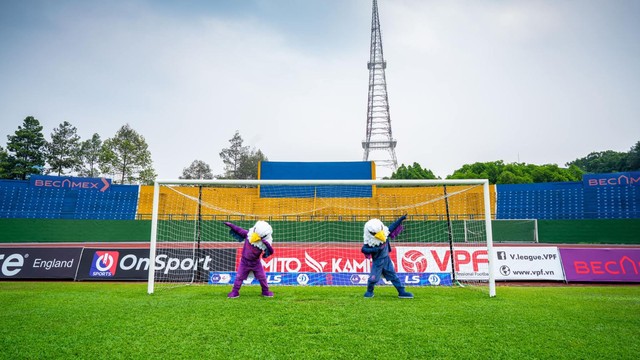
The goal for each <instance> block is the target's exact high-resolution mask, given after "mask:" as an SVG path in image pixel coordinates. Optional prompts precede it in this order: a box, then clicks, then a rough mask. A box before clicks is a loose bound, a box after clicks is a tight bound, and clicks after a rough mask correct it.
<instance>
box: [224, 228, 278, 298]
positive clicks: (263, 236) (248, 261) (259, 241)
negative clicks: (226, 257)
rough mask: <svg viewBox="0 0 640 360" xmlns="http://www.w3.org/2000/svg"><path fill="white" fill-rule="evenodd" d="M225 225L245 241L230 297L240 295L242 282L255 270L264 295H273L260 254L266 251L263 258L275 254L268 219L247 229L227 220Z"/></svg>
mask: <svg viewBox="0 0 640 360" xmlns="http://www.w3.org/2000/svg"><path fill="white" fill-rule="evenodd" d="M224 224H225V225H227V226H228V227H230V228H231V230H229V233H230V234H231V235H232V236H233V237H234V238H236V240H238V241H243V242H244V246H243V247H242V258H241V259H240V266H238V272H237V273H236V280H235V281H234V282H233V290H231V292H230V293H229V295H227V297H228V298H230V299H233V298H237V297H239V296H240V287H241V286H242V282H243V281H244V280H246V279H247V277H249V273H250V272H251V271H253V275H254V276H255V277H256V279H258V281H259V282H260V286H261V287H262V296H266V297H273V293H272V292H271V291H269V284H268V283H267V275H266V274H265V272H264V268H263V267H262V263H261V262H260V255H262V253H263V252H264V255H263V256H262V257H263V258H265V259H266V258H267V257H269V256H271V254H273V247H271V242H272V241H273V240H272V238H271V234H272V233H273V229H272V228H271V225H269V223H268V222H266V221H262V220H260V221H258V222H256V224H255V225H254V226H253V227H252V228H251V229H249V230H245V229H243V228H241V227H239V226H237V225H234V224H232V223H230V222H225V223H224Z"/></svg>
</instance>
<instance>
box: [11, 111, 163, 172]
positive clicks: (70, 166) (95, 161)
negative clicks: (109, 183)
mask: <svg viewBox="0 0 640 360" xmlns="http://www.w3.org/2000/svg"><path fill="white" fill-rule="evenodd" d="M42 129H43V127H42V125H40V121H38V119H36V118H34V117H33V116H27V117H26V118H25V119H24V121H23V123H22V125H20V126H18V129H17V130H16V131H15V133H14V134H13V135H8V136H7V147H6V149H5V148H3V147H2V146H0V178H1V179H17V180H26V179H27V178H28V177H29V176H30V175H34V174H36V175H41V174H53V175H58V176H61V175H77V176H88V177H96V176H101V175H105V176H110V177H111V178H113V180H114V182H116V183H120V184H148V183H151V182H153V181H154V180H155V178H156V174H155V170H154V169H153V163H152V160H151V152H150V151H149V148H148V145H147V143H146V141H145V139H144V137H143V136H142V135H140V134H138V133H137V132H136V131H135V130H134V129H132V128H131V126H129V124H126V125H123V126H122V127H121V128H120V129H119V130H118V131H117V132H116V134H115V135H114V136H113V137H111V138H108V139H106V140H105V141H102V139H101V138H100V135H99V134H97V133H96V134H93V136H92V137H91V139H87V140H84V141H82V140H81V139H80V136H79V135H78V130H77V128H76V127H75V126H73V125H72V124H71V123H69V122H68V121H64V122H63V123H61V124H60V125H59V126H58V127H56V128H55V129H53V132H52V133H51V140H49V141H47V140H46V139H45V137H44V135H43V133H42Z"/></svg>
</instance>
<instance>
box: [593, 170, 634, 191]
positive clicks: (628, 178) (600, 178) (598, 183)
mask: <svg viewBox="0 0 640 360" xmlns="http://www.w3.org/2000/svg"><path fill="white" fill-rule="evenodd" d="M582 182H583V185H584V187H585V188H594V187H610V186H640V171H634V172H620V173H610V174H584V175H582Z"/></svg>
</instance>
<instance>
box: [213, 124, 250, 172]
mask: <svg viewBox="0 0 640 360" xmlns="http://www.w3.org/2000/svg"><path fill="white" fill-rule="evenodd" d="M243 141H244V140H242V136H240V132H239V131H238V130H236V132H235V134H234V135H233V137H232V138H231V139H230V140H229V143H230V144H231V145H230V146H229V147H228V148H224V149H222V151H221V152H220V158H222V162H223V163H224V175H223V176H222V177H223V178H226V179H238V177H237V174H238V169H239V168H240V163H241V162H242V157H243V156H246V155H247V153H248V152H249V147H248V146H242V143H243Z"/></svg>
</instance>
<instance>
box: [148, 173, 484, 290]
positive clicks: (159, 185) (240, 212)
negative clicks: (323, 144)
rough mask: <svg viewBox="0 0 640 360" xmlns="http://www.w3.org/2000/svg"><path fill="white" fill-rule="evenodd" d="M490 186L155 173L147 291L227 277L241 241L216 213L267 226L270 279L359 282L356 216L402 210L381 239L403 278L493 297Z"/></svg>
mask: <svg viewBox="0 0 640 360" xmlns="http://www.w3.org/2000/svg"><path fill="white" fill-rule="evenodd" d="M491 189H492V188H491V187H489V185H488V182H487V181H486V180H159V181H156V183H155V187H154V196H153V213H152V229H151V243H150V258H151V259H155V261H150V267H149V282H148V292H149V293H153V292H154V291H155V290H159V289H164V288H169V287H175V286H181V285H185V284H226V285H231V284H232V283H233V281H234V280H235V276H236V273H235V271H236V269H237V266H238V264H239V261H240V258H241V255H242V254H241V253H242V245H243V244H242V242H239V241H238V240H236V239H235V238H234V237H233V236H231V235H230V233H229V227H227V226H226V225H225V222H230V223H233V224H235V225H237V226H239V227H241V228H243V229H247V230H248V229H250V228H251V227H253V225H254V224H255V222H256V221H258V220H264V221H267V222H269V224H270V225H271V226H272V228H273V235H272V237H273V243H272V245H273V248H274V254H273V255H271V256H269V257H268V258H266V259H265V258H262V259H261V262H262V265H263V266H264V268H265V271H266V273H267V278H268V282H269V284H271V285H349V286H357V285H366V284H367V280H368V274H369V271H370V270H371V260H368V259H366V258H365V257H364V255H363V254H362V253H361V251H360V249H361V247H362V245H363V231H364V224H365V223H366V222H367V221H368V220H370V219H372V218H378V219H380V220H382V222H383V223H384V224H385V225H386V226H389V225H390V224H392V223H393V222H394V221H395V220H396V219H397V218H398V217H400V216H402V215H407V218H406V220H405V221H404V222H403V223H402V225H403V231H402V232H401V233H400V234H399V235H398V236H397V237H396V238H395V239H390V241H391V247H392V252H391V259H392V261H393V262H394V264H395V268H396V271H397V273H398V276H399V278H400V280H401V281H402V282H403V283H404V284H405V285H406V286H434V285H445V286H447V285H449V286H450V285H462V286H475V287H479V288H482V289H486V290H487V291H488V292H489V295H490V296H495V282H494V277H493V268H492V263H493V261H491V260H492V259H493V255H492V254H493V249H492V231H491V213H492V211H491V200H490V199H491V198H495V194H490V190H491ZM245 284H247V285H248V284H257V280H256V279H254V278H253V277H252V276H249V278H248V279H247V280H246V281H245ZM379 284H380V285H385V284H389V283H388V282H386V279H381V280H380V283H379Z"/></svg>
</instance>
